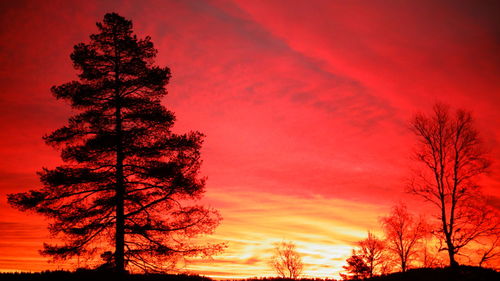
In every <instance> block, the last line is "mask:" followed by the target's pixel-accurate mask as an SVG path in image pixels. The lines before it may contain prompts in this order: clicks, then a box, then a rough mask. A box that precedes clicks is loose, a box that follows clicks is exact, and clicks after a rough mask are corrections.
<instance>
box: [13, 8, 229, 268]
mask: <svg viewBox="0 0 500 281" xmlns="http://www.w3.org/2000/svg"><path fill="white" fill-rule="evenodd" d="M97 27H98V29H99V33H97V34H93V35H91V36H90V39H91V41H90V43H89V44H85V43H80V44H78V45H76V46H75V47H74V51H73V53H72V54H71V60H72V61H73V64H74V67H75V68H76V69H77V70H78V71H79V75H78V76H79V78H80V79H79V80H80V81H73V82H69V83H66V84H63V85H61V86H54V87H52V92H53V94H54V95H55V97H56V98H57V99H63V100H65V101H67V102H69V103H70V105H71V106H72V107H73V108H74V109H75V110H77V111H80V114H77V115H75V116H73V117H71V118H70V119H69V124H68V125H67V126H64V127H62V128H60V129H58V130H56V131H54V132H53V133H51V134H49V135H47V136H45V141H46V142H47V144H49V145H51V146H54V147H56V148H60V149H62V152H61V157H62V159H63V161H64V162H65V164H64V165H62V166H59V167H57V168H55V169H45V168H44V169H43V170H42V171H41V172H40V173H39V176H40V180H41V182H42V184H43V187H42V188H39V189H37V190H31V191H29V192H26V193H19V194H11V195H9V202H10V204H11V205H13V206H14V207H16V208H18V209H20V210H23V211H24V210H30V211H34V212H36V213H39V214H42V215H44V216H47V217H49V218H50V219H52V220H53V223H52V224H51V225H50V227H49V229H50V231H51V233H52V234H53V235H54V236H57V237H59V238H61V240H62V241H65V244H64V245H48V244H44V250H43V251H42V253H43V254H46V255H51V256H53V257H54V258H56V259H57V258H60V259H68V258H71V257H73V256H76V255H78V256H79V255H82V254H87V255H93V254H94V253H96V252H97V253H96V254H99V252H100V253H104V256H106V258H107V260H106V266H107V267H112V268H113V269H114V270H116V271H117V272H119V273H124V272H125V268H126V267H127V266H128V267H138V268H140V269H143V270H145V271H155V270H167V269H170V266H172V265H173V264H175V261H176V260H177V259H178V258H179V257H183V256H194V255H199V254H204V255H209V254H212V253H214V252H216V251H219V250H220V249H221V246H220V245H195V244H193V243H190V241H189V240H188V239H189V238H192V237H195V236H197V235H199V234H204V233H210V232H211V231H212V230H213V229H214V228H215V227H216V226H217V224H218V222H219V219H220V217H219V215H218V213H217V212H216V211H214V210H210V209H206V208H203V207H201V206H186V205H185V203H186V202H188V200H191V199H198V198H200V197H201V196H202V194H203V192H204V187H205V179H204V178H200V177H199V176H198V172H199V168H200V164H201V160H200V148H201V144H202V137H203V135H202V134H201V133H199V132H191V133H188V134H174V133H173V132H172V131H171V128H172V126H173V124H174V121H175V117H174V114H173V113H172V112H171V111H169V110H167V109H166V108H165V107H164V106H163V105H162V104H161V99H162V97H164V96H165V95H166V94H167V92H166V90H165V86H166V84H167V83H168V81H169V79H170V70H169V69H168V68H167V67H159V66H155V65H154V64H153V60H154V58H155V56H156V53H157V51H156V49H155V48H154V47H153V43H152V42H151V40H150V38H149V37H146V38H145V39H138V38H137V37H136V35H133V33H132V22H131V21H129V20H126V19H125V18H123V17H121V16H119V15H118V14H115V13H110V14H106V15H105V16H104V21H103V22H102V23H97Z"/></svg>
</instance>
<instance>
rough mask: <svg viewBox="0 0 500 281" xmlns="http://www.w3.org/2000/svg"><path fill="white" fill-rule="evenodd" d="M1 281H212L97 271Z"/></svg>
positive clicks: (49, 273) (21, 276) (8, 277)
mask: <svg viewBox="0 0 500 281" xmlns="http://www.w3.org/2000/svg"><path fill="white" fill-rule="evenodd" d="M0 280H1V281H21V280H22V281H25V280H26V281H114V280H124V281H213V279H211V278H208V277H203V276H199V275H187V274H129V275H126V276H124V277H122V278H117V276H116V275H114V274H112V273H107V272H98V271H77V272H70V271H44V272H38V273H0Z"/></svg>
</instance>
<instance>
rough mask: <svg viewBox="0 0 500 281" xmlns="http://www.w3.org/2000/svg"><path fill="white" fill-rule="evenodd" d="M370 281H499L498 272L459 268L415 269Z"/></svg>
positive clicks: (485, 269) (477, 268) (374, 278)
mask: <svg viewBox="0 0 500 281" xmlns="http://www.w3.org/2000/svg"><path fill="white" fill-rule="evenodd" d="M369 280H370V281H421V280H425V281H495V280H500V272H497V271H495V270H493V269H489V268H481V267H474V266H460V267H459V268H457V269H451V268H417V269H411V270H409V271H408V272H405V273H402V272H398V273H392V274H389V275H387V276H378V277H373V278H371V279H369Z"/></svg>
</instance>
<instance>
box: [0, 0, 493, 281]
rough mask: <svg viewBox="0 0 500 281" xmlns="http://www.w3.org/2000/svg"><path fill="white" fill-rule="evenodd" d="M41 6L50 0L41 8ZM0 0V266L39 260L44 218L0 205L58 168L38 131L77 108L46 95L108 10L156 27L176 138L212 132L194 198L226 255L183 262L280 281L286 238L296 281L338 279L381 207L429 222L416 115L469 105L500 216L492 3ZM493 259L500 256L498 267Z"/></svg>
mask: <svg viewBox="0 0 500 281" xmlns="http://www.w3.org/2000/svg"><path fill="white" fill-rule="evenodd" d="M49 2H50V3H49ZM392 2H393V3H391V1H327V0H325V1H321V0H318V1H300V0H297V1H286V0H281V1H279V0H271V1H264V0H262V1H260V0H256V1H253V0H252V1H250V0H248V1H232V0H227V1H225V0H213V1H211V0H209V1H197V0H187V1H174V0H172V1H155V0H151V1H150V0H143V1H133V0H130V1H76V2H74V1H4V3H2V4H1V5H0V7H1V8H0V13H1V17H0V22H1V23H0V25H1V26H2V28H0V39H1V42H2V44H1V46H0V49H1V54H0V73H1V75H0V132H1V137H0V175H1V176H0V214H1V216H0V271H4V272H5V271H7V272H10V271H41V270H46V269H56V268H64V269H74V268H75V267H77V266H78V265H80V263H81V264H83V263H84V261H83V260H78V261H72V262H68V263H47V258H45V257H42V256H40V255H39V254H38V250H39V249H41V247H42V243H43V242H44V241H46V242H47V241H50V238H49V236H48V231H47V230H46V226H47V221H46V220H45V219H44V218H42V217H39V216H34V215H31V214H28V213H21V212H19V211H16V210H15V209H13V208H11V207H10V206H9V205H8V204H7V199H6V194H10V193H15V192H23V191H26V190H28V189H32V188H35V187H37V186H39V181H38V177H37V175H36V172H37V171H39V170H41V168H42V167H55V166H56V165H58V164H60V163H61V160H60V157H59V153H58V152H57V151H55V150H53V149H52V148H50V147H48V146H46V145H45V143H44V142H43V140H42V138H41V137H42V136H43V135H45V134H47V133H49V132H51V131H53V130H55V129H57V128H59V127H61V126H62V125H64V124H65V122H66V120H67V118H68V117H69V116H70V115H72V114H73V113H74V112H73V111H72V110H71V109H70V107H69V106H68V105H67V104H65V103H64V102H60V101H57V100H56V99H55V98H54V97H53V96H52V95H51V93H50V87H51V86H53V85H59V84H61V83H64V82H67V81H70V80H73V79H76V73H75V70H74V69H73V66H72V65H71V61H70V59H69V54H70V53H71V51H72V50H73V46H74V45H75V44H77V43H79V42H88V41H89V39H88V36H89V34H91V33H95V31H96V27H95V22H97V21H100V20H101V19H102V16H103V15H104V14H105V13H107V12H117V13H119V14H121V15H123V16H124V17H126V18H128V19H131V20H132V21H133V24H134V30H135V32H136V33H137V34H138V36H139V37H145V36H151V38H152V42H153V43H154V44H155V48H157V49H158V56H157V60H156V64H158V65H160V66H168V67H170V68H171V70H172V79H171V81H170V84H169V85H168V86H167V90H168V92H169V94H168V95H167V97H166V98H165V99H164V101H163V104H164V105H166V106H167V108H168V109H169V110H171V111H173V112H175V115H176V118H177V120H176V123H175V127H174V130H175V131H178V132H188V131H190V130H197V131H200V132H203V133H204V134H205V135H206V138H205V142H204V145H203V149H202V152H201V153H202V154H201V158H202V159H203V164H202V168H201V171H202V174H203V176H206V177H207V186H206V190H207V191H206V194H205V196H204V198H203V199H202V200H201V204H204V205H207V206H211V207H213V208H215V209H217V210H219V211H220V213H221V215H222V217H223V220H222V222H221V224H220V226H219V227H218V228H217V229H216V231H215V233H214V234H213V235H210V236H206V237H203V238H204V239H207V240H209V241H217V242H226V243H227V248H226V250H225V251H224V253H222V254H220V255H217V256H214V257H212V258H210V259H208V258H206V259H205V258H199V259H189V260H187V261H185V262H182V263H181V264H180V266H181V268H180V270H181V271H188V272H194V273H198V274H202V275H206V276H210V277H213V278H245V277H253V276H274V275H275V273H274V271H273V269H272V268H271V267H270V265H269V259H270V257H271V255H272V250H273V243H275V242H279V241H284V240H287V241H293V242H295V243H296V245H297V250H298V251H299V252H300V253H301V254H302V255H303V261H304V264H305V266H304V274H303V275H304V276H305V277H332V278H339V275H338V274H339V272H341V271H342V266H343V265H345V263H346V262H345V260H346V258H347V257H349V256H350V254H351V249H352V248H353V246H354V245H355V244H356V242H357V241H359V240H361V239H363V238H364V237H366V234H367V231H368V230H370V231H372V232H373V233H375V234H382V230H381V227H380V223H379V218H380V217H381V216H384V215H387V214H388V212H389V211H390V209H391V206H393V205H394V204H396V203H398V202H405V203H406V204H407V205H408V208H409V210H410V211H411V212H413V213H415V214H425V215H427V216H429V217H431V214H432V213H431V212H430V211H429V210H430V208H431V206H430V205H428V204H427V203H424V202H423V201H422V200H421V199H420V198H417V197H415V196H412V195H410V194H408V193H406V192H405V185H406V183H407V180H408V175H409V174H410V171H411V168H412V161H411V155H412V152H413V151H414V147H415V143H416V140H415V136H414V135H412V133H411V131H410V130H409V120H410V119H411V118H412V116H413V115H414V114H415V112H417V111H424V112H427V111H430V110H431V107H432V105H433V104H434V103H435V102H438V101H442V102H445V103H447V104H449V105H450V106H452V107H453V108H465V109H467V110H471V111H472V112H473V115H474V118H475V122H476V125H477V128H478V130H479V132H480V134H481V137H482V139H483V141H484V144H485V146H486V149H487V150H488V151H489V155H490V157H491V160H492V161H493V164H492V167H491V172H490V173H489V174H488V175H486V176H484V177H483V178H482V179H481V185H482V188H483V191H484V192H485V193H486V194H487V195H489V196H490V198H491V200H490V201H491V202H492V203H493V204H494V205H495V207H496V208H498V209H499V210H500V149H499V145H498V144H499V143H500V127H499V125H500V122H499V120H500V111H499V110H498V108H500V79H499V77H500V76H499V75H500V37H499V27H500V22H499V19H498V13H499V12H500V5H499V4H500V3H499V2H495V1H447V0H443V1H432V0H429V1H392ZM498 266H499V267H500V265H498Z"/></svg>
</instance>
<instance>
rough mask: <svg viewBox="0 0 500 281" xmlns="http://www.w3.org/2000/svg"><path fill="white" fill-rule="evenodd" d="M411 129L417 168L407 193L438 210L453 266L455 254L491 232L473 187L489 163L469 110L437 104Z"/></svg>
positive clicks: (440, 233) (487, 218) (421, 116)
mask: <svg viewBox="0 0 500 281" xmlns="http://www.w3.org/2000/svg"><path fill="white" fill-rule="evenodd" d="M411 126H412V131H413V132H414V133H415V135H416V136H417V139H418V142H419V147H418V149H417V151H416V154H415V156H416V157H415V158H416V160H417V162H418V163H419V164H420V165H421V168H420V169H418V170H416V171H415V177H414V178H413V180H412V182H411V183H410V186H409V189H410V192H412V193H414V194H416V195H419V196H421V197H422V198H424V199H425V200H427V201H429V202H431V203H432V204H434V205H435V206H436V207H437V209H438V218H439V221H440V225H441V227H440V231H439V232H437V234H439V237H440V239H441V240H442V241H443V244H444V245H445V246H444V247H443V250H446V251H447V252H448V257H449V263H450V266H452V267H455V266H457V265H458V263H457V261H456V255H457V254H458V253H459V251H460V250H461V249H462V248H463V247H465V246H466V245H467V244H469V243H470V242H471V241H474V240H476V239H477V238H479V237H481V236H485V235H489V233H490V231H491V229H492V227H491V225H490V221H491V220H490V218H491V214H490V213H488V212H485V210H486V209H485V208H484V205H483V204H482V203H480V200H478V198H479V197H480V196H479V195H480V192H479V189H478V185H477V177H478V176H480V175H481V174H483V173H485V172H486V171H487V169H488V167H489V166H490V162H489V161H488V159H487V157H486V153H485V151H484V150H483V149H482V145H481V140H480V138H479V133H478V131H477V130H476V128H475V126H474V122H473V119H472V115H471V113H470V112H468V111H465V110H457V111H456V112H455V113H454V114H451V113H450V109H449V107H448V106H446V105H443V104H436V105H435V106H434V108H433V114H431V115H425V114H423V113H418V114H416V116H415V117H414V118H413V120H412V121H411Z"/></svg>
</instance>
